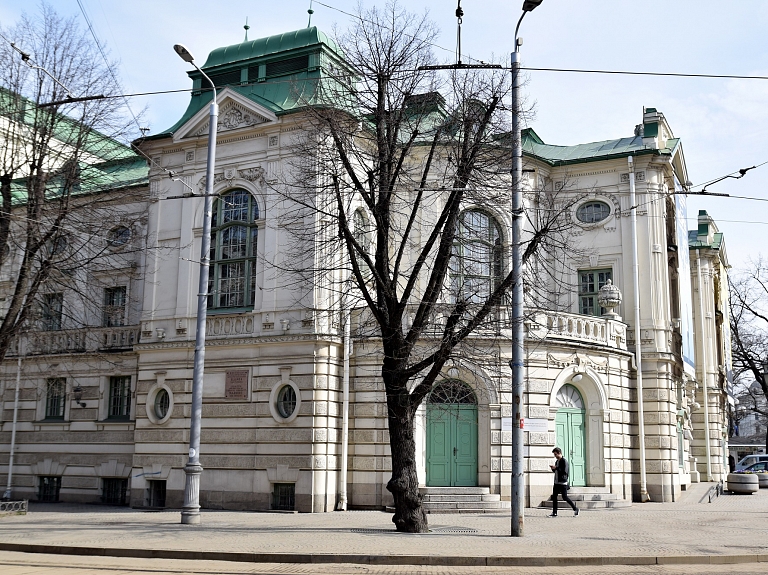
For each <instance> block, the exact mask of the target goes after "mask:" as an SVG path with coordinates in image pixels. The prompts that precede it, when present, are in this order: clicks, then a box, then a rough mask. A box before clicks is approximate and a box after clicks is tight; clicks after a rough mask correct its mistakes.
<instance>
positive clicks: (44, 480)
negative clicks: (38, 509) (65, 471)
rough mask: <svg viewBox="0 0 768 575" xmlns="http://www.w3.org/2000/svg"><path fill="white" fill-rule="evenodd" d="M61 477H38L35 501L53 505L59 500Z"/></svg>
mask: <svg viewBox="0 0 768 575" xmlns="http://www.w3.org/2000/svg"><path fill="white" fill-rule="evenodd" d="M59 491H61V477H40V478H39V483H38V485H37V500H38V501H45V502H47V503H55V502H57V501H58V500H59Z"/></svg>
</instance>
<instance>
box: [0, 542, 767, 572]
mask: <svg viewBox="0 0 768 575" xmlns="http://www.w3.org/2000/svg"><path fill="white" fill-rule="evenodd" d="M0 551H16V552H20V553H47V554H53V555H84V556H96V557H99V556H107V557H133V558H140V559H187V560H197V561H232V562H239V563H302V564H307V563H315V564H330V563H348V564H356V565H429V566H443V567H558V566H560V567H563V566H573V567H576V566H601V565H732V564H738V563H766V562H768V554H749V555H660V556H655V557H654V556H624V557H511V556H492V557H482V556H460V555H356V554H332V553H317V554H311V553H297V554H293V553H245V552H243V553H238V552H230V551H184V550H181V549H125V548H119V547H95V548H94V547H73V546H59V545H42V544H35V543H3V542H0Z"/></svg>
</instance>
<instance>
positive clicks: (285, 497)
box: [272, 483, 296, 511]
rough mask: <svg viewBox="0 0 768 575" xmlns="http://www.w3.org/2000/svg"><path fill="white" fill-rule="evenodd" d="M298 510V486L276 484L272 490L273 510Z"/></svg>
mask: <svg viewBox="0 0 768 575" xmlns="http://www.w3.org/2000/svg"><path fill="white" fill-rule="evenodd" d="M295 508H296V484H295V483H275V484H274V487H273V490H272V509H274V510H276V511H294V510H295Z"/></svg>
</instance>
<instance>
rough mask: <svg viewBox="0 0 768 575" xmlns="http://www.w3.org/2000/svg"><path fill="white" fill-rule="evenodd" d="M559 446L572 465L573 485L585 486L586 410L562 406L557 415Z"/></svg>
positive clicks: (556, 426) (556, 428)
mask: <svg viewBox="0 0 768 575" xmlns="http://www.w3.org/2000/svg"><path fill="white" fill-rule="evenodd" d="M555 431H556V435H557V446H558V447H559V448H560V449H562V450H563V456H564V457H565V458H566V459H567V460H568V463H569V465H570V481H571V485H573V486H576V487H583V486H585V485H586V484H587V482H586V477H587V472H586V470H587V457H586V444H585V442H584V410H583V409H574V408H572V407H561V408H559V409H558V410H557V415H556V416H555Z"/></svg>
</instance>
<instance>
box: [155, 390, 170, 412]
mask: <svg viewBox="0 0 768 575" xmlns="http://www.w3.org/2000/svg"><path fill="white" fill-rule="evenodd" d="M170 404H171V397H170V396H169V395H168V391H166V390H165V389H162V388H161V389H159V390H157V394H156V395H155V417H156V418H157V419H165V416H166V415H168V407H169V406H170Z"/></svg>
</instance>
